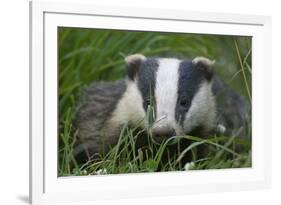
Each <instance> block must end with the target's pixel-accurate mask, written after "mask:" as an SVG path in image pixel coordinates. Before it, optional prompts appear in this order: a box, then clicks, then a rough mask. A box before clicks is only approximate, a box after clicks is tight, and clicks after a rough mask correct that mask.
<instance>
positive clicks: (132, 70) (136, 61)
mask: <svg viewBox="0 0 281 205" xmlns="http://www.w3.org/2000/svg"><path fill="white" fill-rule="evenodd" d="M145 60H146V57H145V56H144V55H142V54H133V55H129V56H127V57H126V58H125V62H126V66H127V73H128V77H129V78H130V79H131V80H134V79H135V77H136V74H137V72H138V69H139V67H140V65H141V63H142V62H143V61H145Z"/></svg>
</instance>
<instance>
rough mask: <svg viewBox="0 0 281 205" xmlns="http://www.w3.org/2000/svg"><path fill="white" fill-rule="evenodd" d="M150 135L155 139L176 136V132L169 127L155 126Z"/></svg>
mask: <svg viewBox="0 0 281 205" xmlns="http://www.w3.org/2000/svg"><path fill="white" fill-rule="evenodd" d="M152 135H153V136H155V137H172V136H175V135H176V131H175V129H174V128H173V127H171V126H169V125H157V126H154V127H153V128H152Z"/></svg>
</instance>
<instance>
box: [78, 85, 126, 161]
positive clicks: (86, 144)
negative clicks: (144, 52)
mask: <svg viewBox="0 0 281 205" xmlns="http://www.w3.org/2000/svg"><path fill="white" fill-rule="evenodd" d="M125 89H126V83H125V80H121V81H116V82H100V83H93V84H91V85H90V86H89V87H88V88H87V89H86V90H85V91H84V92H83V94H82V95H81V98H80V101H79V105H78V106H77V111H76V115H75V120H74V126H75V127H76V129H77V140H76V145H75V149H74V155H75V156H76V158H77V159H78V160H79V158H80V159H81V160H79V161H84V160H85V157H86V158H90V157H92V156H93V155H94V154H96V153H101V152H103V151H105V152H106V149H107V147H104V144H114V143H115V140H116V139H105V140H104V139H102V138H101V130H102V128H103V125H104V123H105V122H106V120H107V119H109V118H110V116H111V114H112V112H113V110H114V109H115V107H116V105H117V102H118V101H119V99H120V98H121V97H122V95H123V93H124V91H125ZM103 149H105V150H103ZM85 155H86V156H85Z"/></svg>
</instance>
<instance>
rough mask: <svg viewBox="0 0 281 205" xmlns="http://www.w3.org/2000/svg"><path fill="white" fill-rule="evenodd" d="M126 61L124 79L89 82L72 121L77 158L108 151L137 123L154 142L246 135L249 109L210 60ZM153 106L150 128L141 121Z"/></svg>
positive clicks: (137, 58) (130, 58)
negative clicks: (182, 137)
mask: <svg viewBox="0 0 281 205" xmlns="http://www.w3.org/2000/svg"><path fill="white" fill-rule="evenodd" d="M125 63H126V67H127V77H126V78H125V79H122V80H120V81H115V82H100V83H93V84H92V85H90V86H89V87H88V88H87V89H86V90H85V91H84V94H83V95H82V97H81V99H80V102H79V105H78V107H77V112H76V116H75V120H74V124H75V127H76V128H77V130H78V132H77V143H76V146H75V150H74V154H75V156H79V155H80V154H81V153H84V154H85V153H86V155H87V158H91V157H92V156H94V155H95V154H98V153H104V152H106V151H107V149H108V148H109V147H110V146H113V145H115V144H116V143H117V141H118V137H119V134H120V129H121V127H122V126H123V125H124V124H127V125H129V126H132V127H133V126H135V125H136V124H138V123H139V122H140V121H143V124H142V126H143V127H145V128H146V127H147V128H148V126H150V128H151V130H152V134H153V136H155V138H156V139H157V138H163V137H171V136H177V135H187V134H190V135H197V136H200V137H203V136H204V137H207V136H209V135H211V134H214V133H216V132H220V133H223V134H228V135H233V134H236V135H239V136H243V135H245V130H244V129H245V127H246V123H248V122H249V116H250V111H249V110H250V107H249V105H247V103H246V101H245V100H244V99H243V98H242V97H241V96H239V95H238V94H237V93H235V92H234V91H232V90H230V89H229V88H227V87H226V86H225V85H224V83H223V82H222V81H221V80H220V79H219V78H218V77H217V76H216V75H215V74H214V70H213V64H214V62H213V61H210V60H209V59H207V58H204V57H196V58H194V59H193V60H180V59H176V58H146V57H145V56H143V55H141V54H134V55H130V56H128V57H126V58H125ZM151 103H153V108H154V110H155V120H154V122H153V124H152V125H149V123H148V122H147V120H145V119H146V110H147V108H148V106H150V104H151ZM237 130H240V131H239V133H234V132H236V131H237ZM80 160H81V159H80ZM84 160H86V159H84ZM82 161H83V159H82Z"/></svg>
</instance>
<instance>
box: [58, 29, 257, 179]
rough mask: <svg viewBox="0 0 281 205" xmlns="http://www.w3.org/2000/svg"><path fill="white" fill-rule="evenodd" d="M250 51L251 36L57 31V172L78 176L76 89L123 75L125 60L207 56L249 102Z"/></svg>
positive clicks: (229, 83) (95, 30)
mask: <svg viewBox="0 0 281 205" xmlns="http://www.w3.org/2000/svg"><path fill="white" fill-rule="evenodd" d="M251 47H252V45H251V37H239V36H223V35H201V34H178V33H158V32H135V31H134V32H132V31H130V32H127V31H116V30H97V29H82V28H59V29H58V53H59V55H58V62H59V93H58V95H59V96H58V97H59V148H60V151H59V159H60V162H59V164H60V170H59V174H60V175H70V174H81V170H82V169H80V168H81V167H78V165H77V164H76V163H75V160H74V158H73V156H72V155H71V151H72V145H73V141H72V135H73V130H72V124H71V121H72V117H73V114H74V112H75V106H76V103H77V99H78V96H79V93H80V91H81V89H83V88H84V87H85V86H87V85H88V84H90V83H91V82H92V81H101V80H103V81H113V80H116V79H120V78H122V77H124V76H125V75H126V70H125V66H124V57H125V56H127V55H129V54H134V53H142V54H144V55H146V56H161V57H178V58H193V57H196V56H204V57H208V58H210V59H212V60H215V61H216V64H215V71H216V73H218V75H219V76H220V77H221V78H222V79H224V81H225V83H226V84H227V85H229V86H230V87H231V88H233V89H234V90H236V91H237V92H238V93H240V94H241V95H243V96H244V97H245V98H246V99H248V100H249V101H250V99H251ZM249 149H250V148H249ZM249 152H250V150H249ZM249 152H247V153H245V154H249ZM248 161H249V159H248ZM239 166H249V164H247V165H241V164H240V165H239ZM222 167H223V166H222ZM230 167H231V166H230ZM74 168H76V169H74ZM73 170H76V172H75V171H73ZM77 170H78V172H77ZM79 171H80V172H79ZM82 171H84V172H85V173H86V172H87V170H86V171H85V170H82ZM84 172H83V173H84Z"/></svg>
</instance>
